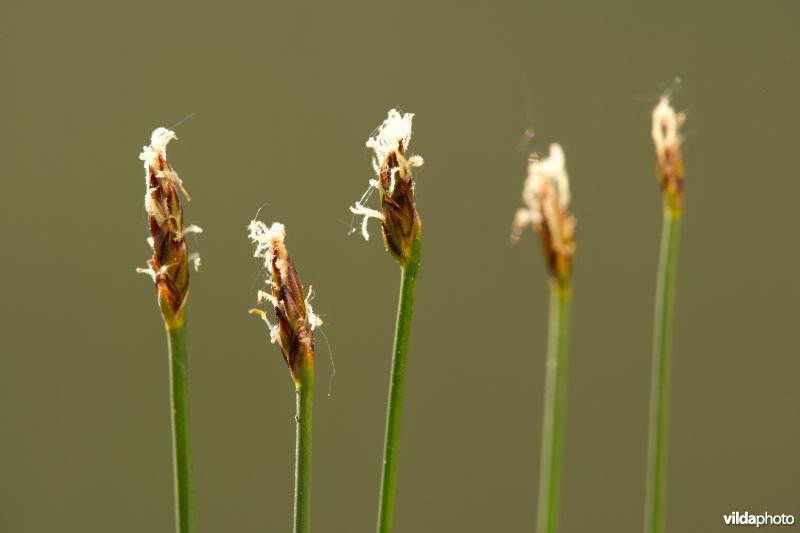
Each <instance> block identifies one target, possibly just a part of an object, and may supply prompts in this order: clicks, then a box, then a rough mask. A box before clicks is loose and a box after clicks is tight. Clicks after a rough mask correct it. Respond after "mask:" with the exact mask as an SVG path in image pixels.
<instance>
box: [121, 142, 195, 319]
mask: <svg viewBox="0 0 800 533" xmlns="http://www.w3.org/2000/svg"><path fill="white" fill-rule="evenodd" d="M172 139H177V137H176V136H175V133H174V132H172V131H170V130H168V129H166V128H158V129H156V130H155V131H153V135H152V137H151V139H150V146H145V147H144V149H143V151H142V153H141V155H140V156H139V159H141V160H142V161H144V169H145V188H146V192H145V195H144V207H145V209H146V210H147V218H148V220H149V223H150V237H149V238H148V239H147V243H148V244H149V245H150V247H151V248H152V249H153V257H152V258H151V259H150V260H148V261H147V265H148V268H138V269H137V271H138V272H142V273H146V274H149V275H150V276H151V277H152V278H153V282H154V283H155V285H156V288H157V290H158V302H159V305H160V307H161V313H162V315H163V316H164V321H165V322H166V323H167V326H169V327H172V326H176V325H179V324H180V323H181V322H182V321H183V316H184V311H185V309H184V305H185V304H186V297H187V295H188V293H189V261H190V255H189V253H188V251H187V249H186V240H185V236H186V234H187V233H202V231H203V230H202V229H201V228H199V227H198V226H194V225H192V226H189V227H187V228H184V226H183V208H182V207H181V202H180V198H179V196H178V189H180V190H181V191H182V193H183V195H184V196H185V197H186V200H187V201H188V200H189V199H190V198H189V195H188V193H187V192H186V189H184V188H183V182H182V181H181V179H180V178H179V177H178V174H177V173H176V172H175V171H174V170H173V169H172V167H171V166H170V165H169V164H167V144H168V143H169V141H171V140H172ZM191 262H192V263H193V265H194V267H195V269H197V268H198V267H199V265H200V256H198V255H197V254H191Z"/></svg>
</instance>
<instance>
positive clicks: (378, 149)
mask: <svg viewBox="0 0 800 533" xmlns="http://www.w3.org/2000/svg"><path fill="white" fill-rule="evenodd" d="M413 118H414V115H413V114H411V113H406V114H405V115H401V114H400V113H399V112H398V111H397V110H395V109H392V110H391V111H389V115H388V117H387V118H386V120H384V121H383V124H381V125H380V127H379V128H378V132H377V133H376V135H375V136H374V137H370V138H369V139H368V140H367V148H372V150H373V151H374V152H375V157H373V159H372V167H373V168H374V170H375V173H376V174H377V176H378V179H377V180H370V182H369V183H370V187H371V188H375V189H378V192H379V195H380V202H381V210H380V211H377V210H374V209H369V208H368V207H366V206H364V205H363V204H362V203H361V202H356V205H355V206H353V207H351V208H350V211H351V212H352V213H353V214H355V215H362V216H363V217H364V220H363V223H362V226H361V233H362V235H363V236H364V238H365V239H367V240H369V233H367V221H368V220H369V219H370V218H377V219H378V220H380V221H381V229H382V232H383V240H384V242H385V243H386V249H387V250H388V251H389V253H391V254H392V256H394V258H395V259H396V260H397V262H398V263H400V265H401V266H405V265H406V263H407V262H408V258H409V256H410V254H411V249H412V247H413V245H414V241H415V240H416V239H417V238H418V237H419V234H420V230H421V228H422V223H421V221H420V219H419V214H418V213H417V208H416V205H415V204H414V180H413V177H412V175H411V171H412V168H414V167H420V166H422V163H423V161H422V157H420V156H418V155H412V156H409V157H408V158H406V150H408V145H409V143H410V142H411V121H412V119H413ZM367 196H368V194H367V195H365V197H367Z"/></svg>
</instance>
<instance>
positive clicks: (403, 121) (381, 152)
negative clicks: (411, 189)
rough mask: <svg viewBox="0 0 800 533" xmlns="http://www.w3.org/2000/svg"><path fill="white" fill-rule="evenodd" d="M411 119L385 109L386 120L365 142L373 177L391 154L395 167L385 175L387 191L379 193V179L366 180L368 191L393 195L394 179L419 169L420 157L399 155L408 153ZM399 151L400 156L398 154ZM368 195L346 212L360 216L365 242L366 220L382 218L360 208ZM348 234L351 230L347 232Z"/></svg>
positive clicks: (372, 210) (380, 215)
mask: <svg viewBox="0 0 800 533" xmlns="http://www.w3.org/2000/svg"><path fill="white" fill-rule="evenodd" d="M413 119H414V114H413V113H405V114H401V113H400V112H399V111H397V110H396V109H391V110H389V114H388V116H387V117H386V120H384V121H383V123H382V124H381V125H380V126H378V130H377V131H376V133H375V135H374V136H373V137H370V138H369V139H367V144H366V146H367V148H371V149H372V150H373V151H374V152H375V155H374V157H373V158H372V168H373V170H374V171H375V174H376V175H377V176H378V177H379V178H380V174H381V165H382V164H383V162H384V161H385V160H386V158H387V157H388V156H389V154H390V153H391V152H394V153H395V154H396V156H397V162H398V166H397V167H396V168H393V169H392V170H391V172H390V174H389V176H388V178H389V188H388V189H387V190H385V191H383V190H381V189H382V187H381V183H380V181H379V180H376V179H371V180H369V185H370V188H375V189H378V190H380V191H381V192H383V193H385V194H388V195H389V196H391V195H392V194H394V189H395V186H396V184H397V179H398V178H399V179H405V180H410V179H411V168H416V167H421V166H422V164H423V163H424V160H423V159H422V156H419V155H411V156H409V157H408V158H406V157H405V156H404V155H403V154H404V153H405V152H406V151H407V150H408V146H409V144H411V124H412V122H413ZM400 149H402V152H403V153H400ZM369 196H370V190H369V189H368V190H367V193H365V194H364V195H363V196H362V197H361V200H360V201H359V202H356V205H355V206H354V207H351V208H350V212H352V213H353V214H354V215H361V216H363V217H364V219H363V220H362V223H361V235H362V236H363V237H364V239H365V240H369V232H368V231H367V221H368V220H369V219H370V218H377V219H378V220H381V221H383V220H384V217H383V214H381V213H380V212H379V211H376V210H374V209H370V208H368V207H366V206H364V205H363V203H362V202H363V201H365V200H366V199H368V198H369ZM351 233H352V231H351Z"/></svg>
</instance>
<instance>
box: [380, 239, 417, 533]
mask: <svg viewBox="0 0 800 533" xmlns="http://www.w3.org/2000/svg"><path fill="white" fill-rule="evenodd" d="M421 250H422V241H421V236H420V235H417V238H416V239H415V240H414V244H413V247H412V249H411V254H410V255H409V258H408V261H407V263H406V265H405V266H404V267H401V275H400V302H399V304H398V307H397V323H396V325H395V334H394V354H393V355H392V377H391V382H390V384H389V405H388V407H387V412H386V439H385V443H384V451H383V471H382V475H381V494H380V502H379V507H378V533H389V532H390V531H391V530H392V518H393V515H394V488H395V480H396V478H397V446H398V438H399V436H400V414H401V411H402V407H403V386H404V383H405V377H406V356H407V355H408V337H409V333H410V332H411V315H412V312H413V310H414V286H415V285H416V281H417V272H418V271H419V259H420V253H421Z"/></svg>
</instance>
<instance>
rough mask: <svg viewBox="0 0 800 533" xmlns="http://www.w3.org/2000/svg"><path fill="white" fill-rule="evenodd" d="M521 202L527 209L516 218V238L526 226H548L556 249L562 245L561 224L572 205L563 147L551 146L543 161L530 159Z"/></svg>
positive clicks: (520, 210)
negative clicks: (562, 218)
mask: <svg viewBox="0 0 800 533" xmlns="http://www.w3.org/2000/svg"><path fill="white" fill-rule="evenodd" d="M522 200H523V202H524V203H525V205H526V206H527V207H526V208H520V209H518V210H517V214H516V216H515V217H514V228H515V234H517V235H518V233H519V232H520V231H521V230H522V228H523V227H524V226H526V225H527V224H533V225H534V226H535V227H537V228H539V227H540V226H541V225H542V223H546V224H547V226H548V229H549V230H550V232H551V233H552V234H553V243H554V245H556V246H558V245H559V244H560V243H561V239H560V227H561V224H560V222H559V220H560V218H561V217H562V214H563V213H565V212H566V211H567V208H568V207H569V201H570V191H569V178H568V176H567V169H566V166H565V160H564V150H563V149H562V148H561V145H559V144H557V143H553V144H551V145H550V153H549V155H548V156H547V157H545V158H544V159H537V158H535V157H531V159H530V161H529V163H528V177H527V178H526V179H525V184H524V185H523V189H522ZM513 238H514V237H513V236H512V240H513Z"/></svg>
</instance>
